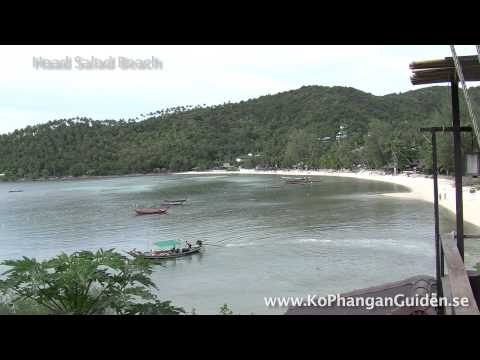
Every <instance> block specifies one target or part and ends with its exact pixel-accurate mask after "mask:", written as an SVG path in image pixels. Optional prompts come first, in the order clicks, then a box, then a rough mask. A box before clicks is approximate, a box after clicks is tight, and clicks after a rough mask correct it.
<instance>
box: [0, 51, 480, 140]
mask: <svg viewBox="0 0 480 360" xmlns="http://www.w3.org/2000/svg"><path fill="white" fill-rule="evenodd" d="M455 48H456V51H457V55H474V54H476V48H475V45H461V46H460V45H457V46H456V47H455ZM67 56H68V57H70V58H71V59H72V67H73V69H71V70H43V69H35V68H34V66H33V58H34V57H36V58H39V57H42V58H44V59H49V60H53V59H65V57H67ZM92 56H93V57H95V58H98V59H101V60H105V59H107V58H109V57H110V56H111V57H113V58H114V59H115V61H116V64H115V69H113V70H98V69H97V70H79V69H75V66H76V64H77V63H76V61H75V57H82V58H84V59H91V57H92ZM448 56H451V53H450V47H449V46H448V45H428V46H424V45H412V46H410V45H392V46H384V45H355V46H344V45H341V46H340V45H338V46H333V45H328V46H326V45H311V46H304V45H302V46H299V45H297V46H295V45H294V46H277V45H275V46H274V45H254V46H246V45H242V46H239V45H232V46H230V45H229V46H226V45H222V46H220V45H216V46H213V45H212V46H210V45H208V46H207V45H195V46H187V45H182V46H174V45H168V46H167V45H165V46H163V45H162V46H160V45H158V46H143V45H142V46H133V45H132V46H118V45H115V46H113V45H112V46H103V45H94V46H87V45H82V46H78V45H76V46H65V45H62V46H59V45H56V46H50V45H48V46H47V45H35V46H33V45H32V46H26V45H22V46H10V45H1V46H0V134H5V133H9V132H11V131H13V130H15V129H20V128H24V127H26V126H28V125H35V124H39V123H45V122H47V121H50V120H55V119H63V118H71V117H77V116H81V117H82V116H84V117H90V118H93V119H95V120H103V119H115V120H118V119H121V118H124V119H128V118H135V117H137V116H140V114H145V113H149V112H152V111H156V110H161V109H164V108H169V107H175V106H182V105H203V104H205V105H216V104H222V103H224V102H228V101H231V102H238V101H241V100H248V99H252V98H256V97H259V96H262V95H267V94H275V93H278V92H282V91H288V90H293V89H298V88H300V87H302V86H306V85H322V86H349V87H354V88H357V89H359V90H362V91H365V92H368V93H371V94H374V95H379V96H381V95H385V94H390V93H400V92H405V91H409V90H413V89H416V88H420V87H422V86H413V85H411V84H410V74H411V72H410V70H409V68H408V65H409V63H410V62H412V61H414V60H428V59H437V58H444V57H448ZM119 57H125V58H128V59H131V60H137V59H140V60H146V59H151V58H152V57H155V58H157V59H158V60H159V61H161V63H162V68H161V69H156V70H122V69H120V68H119V67H118V58H119ZM469 85H470V84H469ZM471 85H477V84H474V83H472V84H471ZM471 85H470V86H471Z"/></svg>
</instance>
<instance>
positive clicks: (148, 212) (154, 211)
mask: <svg viewBox="0 0 480 360" xmlns="http://www.w3.org/2000/svg"><path fill="white" fill-rule="evenodd" d="M135 212H136V213H137V215H154V214H160V215H161V214H166V213H167V209H165V208H136V209H135Z"/></svg>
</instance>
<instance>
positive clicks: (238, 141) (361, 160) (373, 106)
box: [0, 86, 480, 179]
mask: <svg viewBox="0 0 480 360" xmlns="http://www.w3.org/2000/svg"><path fill="white" fill-rule="evenodd" d="M470 96H471V98H472V102H473V103H474V104H475V105H480V88H478V87H477V88H471V89H470ZM461 106H462V120H463V121H464V123H465V124H470V120H469V118H468V115H467V112H466V108H465V106H464V102H463V99H462V100H461ZM477 108H478V106H477ZM477 111H478V109H477ZM450 122H451V108H450V97H449V88H448V87H443V86H435V87H429V88H423V89H418V90H415V91H410V92H406V93H403V94H390V95H385V96H374V95H371V94H368V93H365V92H362V91H359V90H356V89H353V88H347V87H323V86H305V87H302V88H300V89H297V90H293V91H288V92H283V93H279V94H275V95H267V96H262V97H259V98H257V99H251V100H248V101H242V102H240V103H235V104H233V103H226V104H223V105H218V106H212V107H195V108H194V107H191V106H187V107H179V108H175V109H167V110H164V111H156V112H153V113H150V114H148V115H147V116H145V120H142V121H135V120H134V119H129V120H120V121H113V120H103V121H96V120H92V119H87V118H75V119H66V120H55V121H51V122H49V123H46V124H42V125H37V126H31V127H30V126H29V127H27V128H25V129H22V130H16V131H14V132H13V133H10V134H7V135H1V136H0V173H4V174H5V176H4V177H3V178H9V179H11V178H19V177H27V178H38V177H47V176H65V175H75V176H77V175H81V174H86V175H110V174H127V173H138V172H150V171H154V170H155V169H166V170H171V171H178V170H190V169H193V168H199V169H206V168H210V167H212V166H216V165H218V164H221V163H223V162H234V161H235V159H236V158H237V157H243V156H245V155H246V154H248V153H252V154H253V155H254V156H252V157H251V158H250V160H249V161H247V162H246V163H245V165H247V166H248V165H250V166H253V165H256V164H260V165H265V166H275V165H277V166H282V167H283V166H292V165H295V164H298V163H301V162H303V163H304V164H306V165H308V166H310V167H322V168H343V167H344V168H351V167H356V166H359V165H360V166H365V167H370V168H379V167H382V166H385V165H388V164H391V163H392V162H393V161H394V158H395V157H396V158H397V159H398V162H399V165H400V166H405V165H406V164H407V163H408V162H409V161H411V160H416V159H423V160H425V161H426V163H427V164H428V163H429V158H430V148H429V143H428V141H427V140H426V139H425V136H423V135H422V134H421V133H420V132H419V131H418V128H419V127H421V126H429V125H449V124H450ZM470 142H471V141H468V143H470ZM450 145H451V144H450V141H449V137H448V136H444V137H441V139H440V144H439V147H440V163H441V165H442V166H443V168H444V169H448V168H449V167H450V166H451V165H450V164H451V161H450V155H451V151H450ZM247 158H248V157H247Z"/></svg>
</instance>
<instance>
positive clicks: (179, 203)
mask: <svg viewBox="0 0 480 360" xmlns="http://www.w3.org/2000/svg"><path fill="white" fill-rule="evenodd" d="M185 201H187V199H180V200H163V204H165V205H183V204H184V203H185Z"/></svg>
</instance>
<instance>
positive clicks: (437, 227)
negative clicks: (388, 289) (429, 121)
mask: <svg viewBox="0 0 480 360" xmlns="http://www.w3.org/2000/svg"><path fill="white" fill-rule="evenodd" d="M432 172H433V174H432V175H433V211H434V214H435V274H436V280H437V295H438V297H439V298H441V297H443V289H442V284H441V283H442V274H441V272H442V265H441V263H442V262H443V261H442V260H443V252H442V245H441V244H440V221H439V211H438V176H437V175H438V174H437V173H438V170H437V134H436V132H435V130H432ZM437 312H438V313H439V314H443V313H444V309H443V308H441V307H439V308H438V309H437Z"/></svg>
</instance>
